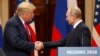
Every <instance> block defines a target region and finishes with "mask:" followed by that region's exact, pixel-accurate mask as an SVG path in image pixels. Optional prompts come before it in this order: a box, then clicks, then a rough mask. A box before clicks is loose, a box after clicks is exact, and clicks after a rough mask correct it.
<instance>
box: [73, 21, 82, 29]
mask: <svg viewBox="0 0 100 56" xmlns="http://www.w3.org/2000/svg"><path fill="white" fill-rule="evenodd" d="M81 22H82V20H79V21H78V22H76V23H75V24H74V26H73V28H74V29H75V28H76V27H77V25H78V24H79V23H81Z"/></svg>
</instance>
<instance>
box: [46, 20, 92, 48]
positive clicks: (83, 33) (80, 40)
mask: <svg viewBox="0 0 100 56" xmlns="http://www.w3.org/2000/svg"><path fill="white" fill-rule="evenodd" d="M60 46H69V47H75V46H77V47H78V46H91V33H90V30H89V29H88V27H87V26H86V25H85V24H84V23H83V22H81V23H79V24H78V26H77V27H76V28H75V29H74V30H72V31H71V32H70V33H69V34H68V35H67V36H66V37H65V39H62V40H60V41H57V42H44V48H56V47H60Z"/></svg>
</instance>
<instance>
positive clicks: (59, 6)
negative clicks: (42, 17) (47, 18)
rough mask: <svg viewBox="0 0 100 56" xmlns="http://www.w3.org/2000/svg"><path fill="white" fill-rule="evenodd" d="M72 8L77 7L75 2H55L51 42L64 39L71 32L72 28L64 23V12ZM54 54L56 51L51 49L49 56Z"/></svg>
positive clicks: (64, 0) (73, 0) (54, 55)
mask: <svg viewBox="0 0 100 56" xmlns="http://www.w3.org/2000/svg"><path fill="white" fill-rule="evenodd" d="M73 6H77V2H76V0H56V9H55V19H54V26H53V31H52V41H58V40H61V39H63V38H65V37H66V36H67V34H68V33H69V32H70V31H71V29H72V26H70V25H69V24H68V22H67V21H66V12H67V9H68V8H70V7H73ZM56 52H57V50H56V49H52V50H51V51H50V56H56V55H57V53H56Z"/></svg>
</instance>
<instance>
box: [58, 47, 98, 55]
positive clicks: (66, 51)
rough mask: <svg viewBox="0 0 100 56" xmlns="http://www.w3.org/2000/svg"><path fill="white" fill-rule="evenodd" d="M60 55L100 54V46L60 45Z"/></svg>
mask: <svg viewBox="0 0 100 56" xmlns="http://www.w3.org/2000/svg"><path fill="white" fill-rule="evenodd" d="M58 56H100V47H58Z"/></svg>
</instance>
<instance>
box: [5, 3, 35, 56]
mask: <svg viewBox="0 0 100 56" xmlns="http://www.w3.org/2000/svg"><path fill="white" fill-rule="evenodd" d="M35 9H36V7H35V6H34V5H33V4H32V3H30V2H22V3H20V4H19V5H18V7H17V10H16V14H15V15H14V16H13V17H11V18H10V19H9V20H8V22H7V23H6V26H5V29H4V48H3V49H4V52H5V54H6V56H32V55H31V53H32V52H33V51H34V47H35V45H34V42H33V38H32V34H31V31H30V27H29V24H28V22H30V21H32V18H33V17H34V10H35Z"/></svg>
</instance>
